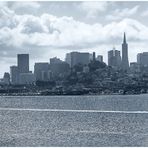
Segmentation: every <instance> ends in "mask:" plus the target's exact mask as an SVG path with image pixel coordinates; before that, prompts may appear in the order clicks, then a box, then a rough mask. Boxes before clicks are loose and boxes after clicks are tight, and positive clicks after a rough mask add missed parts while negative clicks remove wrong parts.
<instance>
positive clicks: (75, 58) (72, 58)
mask: <svg viewBox="0 0 148 148" xmlns="http://www.w3.org/2000/svg"><path fill="white" fill-rule="evenodd" d="M89 59H90V55H89V53H81V52H71V53H67V54H66V59H65V60H66V62H67V63H68V64H69V65H70V67H73V66H75V65H77V64H83V65H87V64H88V63H89V61H90V60H89Z"/></svg>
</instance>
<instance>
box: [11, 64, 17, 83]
mask: <svg viewBox="0 0 148 148" xmlns="http://www.w3.org/2000/svg"><path fill="white" fill-rule="evenodd" d="M10 81H11V84H13V85H16V84H19V72H18V67H17V66H11V67H10Z"/></svg>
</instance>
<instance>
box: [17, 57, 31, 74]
mask: <svg viewBox="0 0 148 148" xmlns="http://www.w3.org/2000/svg"><path fill="white" fill-rule="evenodd" d="M17 65H18V71H19V73H29V54H18V55H17Z"/></svg>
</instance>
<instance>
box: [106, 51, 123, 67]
mask: <svg viewBox="0 0 148 148" xmlns="http://www.w3.org/2000/svg"><path fill="white" fill-rule="evenodd" d="M108 66H112V67H114V68H120V66H121V56H120V51H118V50H115V48H113V50H110V51H108Z"/></svg>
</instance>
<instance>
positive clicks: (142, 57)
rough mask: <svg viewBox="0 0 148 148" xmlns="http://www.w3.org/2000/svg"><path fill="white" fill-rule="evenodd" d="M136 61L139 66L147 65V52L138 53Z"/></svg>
mask: <svg viewBox="0 0 148 148" xmlns="http://www.w3.org/2000/svg"><path fill="white" fill-rule="evenodd" d="M137 63H138V64H140V65H141V66H148V52H143V53H138V55H137Z"/></svg>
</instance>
